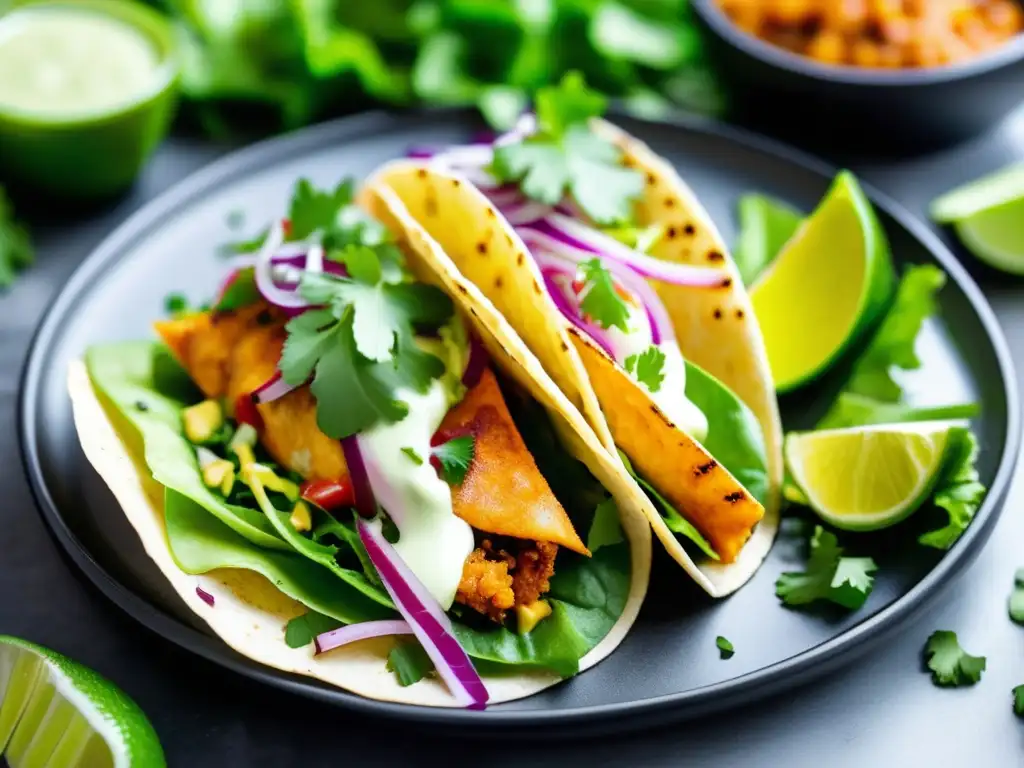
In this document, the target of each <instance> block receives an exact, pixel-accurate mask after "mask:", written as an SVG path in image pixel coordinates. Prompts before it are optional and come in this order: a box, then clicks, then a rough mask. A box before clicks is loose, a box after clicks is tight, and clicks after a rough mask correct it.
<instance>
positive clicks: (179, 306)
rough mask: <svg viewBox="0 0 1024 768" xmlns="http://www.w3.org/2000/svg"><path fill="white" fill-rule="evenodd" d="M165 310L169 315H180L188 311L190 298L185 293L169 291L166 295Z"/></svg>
mask: <svg viewBox="0 0 1024 768" xmlns="http://www.w3.org/2000/svg"><path fill="white" fill-rule="evenodd" d="M164 311H165V312H166V313H167V314H169V315H180V314H183V313H185V312H188V311H189V303H188V299H187V298H186V297H185V295H184V294H183V293H168V294H167V295H166V296H164Z"/></svg>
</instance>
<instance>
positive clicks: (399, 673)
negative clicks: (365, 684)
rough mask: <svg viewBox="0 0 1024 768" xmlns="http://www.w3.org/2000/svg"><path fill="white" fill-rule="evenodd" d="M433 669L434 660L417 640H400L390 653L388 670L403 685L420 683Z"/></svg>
mask: <svg viewBox="0 0 1024 768" xmlns="http://www.w3.org/2000/svg"><path fill="white" fill-rule="evenodd" d="M433 669H434V662H432V661H431V660H430V657H429V656H428V655H427V652H426V651H425V650H423V646H422V645H420V644H419V642H417V641H416V640H400V641H399V642H398V643H396V644H395V647H394V648H392V649H391V653H389V654H388V662H387V670H388V672H394V673H395V676H396V677H397V678H398V682H399V684H400V685H402V686H407V685H412V684H413V683H418V682H419V681H420V680H422V679H423V678H424V677H425V676H426V675H427V673H428V672H431V671H433Z"/></svg>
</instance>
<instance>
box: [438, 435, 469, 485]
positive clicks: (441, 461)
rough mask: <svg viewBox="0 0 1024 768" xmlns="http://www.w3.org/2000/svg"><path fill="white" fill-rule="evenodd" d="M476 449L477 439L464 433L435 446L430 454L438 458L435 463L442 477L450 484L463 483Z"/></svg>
mask: <svg viewBox="0 0 1024 768" xmlns="http://www.w3.org/2000/svg"><path fill="white" fill-rule="evenodd" d="M475 450H476V440H475V439H474V438H473V435H463V436H462V437H455V438H452V439H451V440H449V441H448V442H446V443H441V445H437V446H434V448H432V449H431V451H430V454H431V456H432V457H433V458H434V459H436V461H435V462H434V464H435V466H436V467H438V470H439V472H440V474H441V479H442V480H444V481H445V482H446V483H448V485H461V484H462V481H463V480H465V479H466V473H467V472H469V467H470V465H471V464H472V463H473V454H474V452H475Z"/></svg>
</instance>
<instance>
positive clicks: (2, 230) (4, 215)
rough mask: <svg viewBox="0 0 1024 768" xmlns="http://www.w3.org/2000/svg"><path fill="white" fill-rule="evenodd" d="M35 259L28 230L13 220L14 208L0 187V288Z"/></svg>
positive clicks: (11, 280)
mask: <svg viewBox="0 0 1024 768" xmlns="http://www.w3.org/2000/svg"><path fill="white" fill-rule="evenodd" d="M35 259H36V255H35V251H34V250H33V248H32V240H31V238H29V234H28V230H27V229H25V227H24V226H22V225H21V224H19V223H17V222H16V221H15V220H14V209H13V208H12V207H11V203H10V201H9V200H8V199H7V195H6V193H5V192H4V190H3V188H2V187H0V288H8V287H10V285H11V283H13V282H14V278H15V276H16V275H17V274H18V272H20V271H21V270H22V269H24V268H25V267H28V266H31V265H32V263H33V262H34V261H35Z"/></svg>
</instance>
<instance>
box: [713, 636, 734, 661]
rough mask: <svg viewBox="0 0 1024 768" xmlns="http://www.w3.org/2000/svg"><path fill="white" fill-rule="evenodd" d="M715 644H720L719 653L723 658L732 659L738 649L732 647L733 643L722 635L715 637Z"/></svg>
mask: <svg viewBox="0 0 1024 768" xmlns="http://www.w3.org/2000/svg"><path fill="white" fill-rule="evenodd" d="M715 645H716V646H718V650H719V653H720V654H721V657H722V658H723V659H731V658H732V657H733V654H735V653H736V649H735V648H733V647H732V643H730V642H729V641H728V640H727V639H726V638H724V637H722V636H721V635H719V636H718V637H716V638H715Z"/></svg>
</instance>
